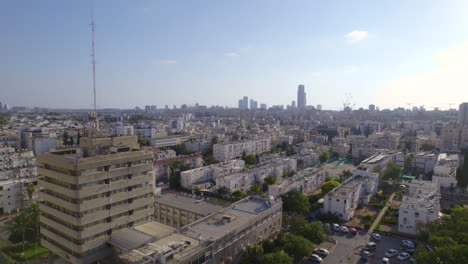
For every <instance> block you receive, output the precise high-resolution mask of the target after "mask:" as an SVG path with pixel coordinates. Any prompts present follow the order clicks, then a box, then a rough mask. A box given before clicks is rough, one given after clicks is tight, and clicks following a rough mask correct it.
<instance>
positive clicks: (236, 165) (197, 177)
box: [180, 160, 245, 189]
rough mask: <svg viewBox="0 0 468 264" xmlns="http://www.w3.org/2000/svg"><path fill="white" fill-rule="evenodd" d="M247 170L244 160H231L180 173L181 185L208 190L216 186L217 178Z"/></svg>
mask: <svg viewBox="0 0 468 264" xmlns="http://www.w3.org/2000/svg"><path fill="white" fill-rule="evenodd" d="M243 170H245V162H244V161H243V160H229V161H225V162H221V163H217V164H212V165H209V166H204V167H201V168H196V169H192V170H187V171H183V172H181V173H180V184H181V186H182V187H184V188H187V189H194V188H207V187H208V186H210V185H214V183H215V180H214V179H215V178H218V177H222V176H225V175H229V174H234V173H237V172H241V171H243Z"/></svg>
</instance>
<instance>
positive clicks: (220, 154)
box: [213, 138, 271, 161]
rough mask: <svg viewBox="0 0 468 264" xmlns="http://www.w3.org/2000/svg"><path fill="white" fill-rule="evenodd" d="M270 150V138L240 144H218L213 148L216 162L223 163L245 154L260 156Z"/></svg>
mask: <svg viewBox="0 0 468 264" xmlns="http://www.w3.org/2000/svg"><path fill="white" fill-rule="evenodd" d="M270 150H271V144H270V138H262V139H254V140H246V141H240V142H231V143H220V144H215V145H214V146H213V156H214V158H215V159H216V160H219V161H225V160H229V159H234V158H238V157H240V156H242V154H243V153H246V154H261V153H264V152H268V151H270Z"/></svg>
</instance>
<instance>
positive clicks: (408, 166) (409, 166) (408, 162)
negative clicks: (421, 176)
mask: <svg viewBox="0 0 468 264" xmlns="http://www.w3.org/2000/svg"><path fill="white" fill-rule="evenodd" d="M413 160H414V155H413V153H411V154H409V155H408V156H407V157H406V158H405V164H404V166H403V168H404V171H405V173H406V174H411V173H412V171H413Z"/></svg>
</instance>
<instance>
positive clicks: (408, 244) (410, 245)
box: [401, 240, 416, 248]
mask: <svg viewBox="0 0 468 264" xmlns="http://www.w3.org/2000/svg"><path fill="white" fill-rule="evenodd" d="M401 246H402V247H408V248H414V247H416V245H415V244H414V242H413V241H411V240H402V241H401Z"/></svg>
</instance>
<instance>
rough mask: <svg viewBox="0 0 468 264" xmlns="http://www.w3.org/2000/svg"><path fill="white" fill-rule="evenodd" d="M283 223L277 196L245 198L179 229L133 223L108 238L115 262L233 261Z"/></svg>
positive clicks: (226, 263) (188, 263) (228, 263)
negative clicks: (146, 226) (115, 254)
mask: <svg viewBox="0 0 468 264" xmlns="http://www.w3.org/2000/svg"><path fill="white" fill-rule="evenodd" d="M281 222H282V202H281V200H280V199H274V198H260V197H247V198H245V199H243V200H240V201H239V202H236V203H234V204H232V205H231V206H229V207H227V208H224V209H223V210H221V211H219V212H216V213H213V214H210V215H208V216H207V217H205V218H203V219H201V220H199V221H196V222H193V223H191V224H189V225H187V226H185V227H183V228H181V229H179V230H178V231H174V230H173V228H172V227H169V226H166V228H164V226H163V225H161V224H159V226H157V227H156V228H149V227H148V228H145V229H144V228H138V227H137V228H135V229H138V230H132V229H126V230H124V231H121V232H120V233H118V234H116V236H115V237H114V238H113V240H112V241H111V242H110V243H111V244H113V245H116V248H115V252H121V253H120V255H119V256H118V262H117V263H124V264H150V263H166V264H176V263H183V264H192V263H197V264H198V263H206V264H217V263H224V264H232V263H239V261H240V258H241V256H242V252H243V251H244V250H245V247H247V246H248V245H254V244H258V243H261V242H262V241H263V240H265V239H272V238H273V237H275V236H276V235H277V234H278V233H279V232H280V230H281ZM153 223H154V222H152V223H147V224H146V225H148V226H149V225H152V226H154V224H153ZM155 230H157V231H155ZM142 231H143V234H142ZM161 233H163V234H164V235H161Z"/></svg>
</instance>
